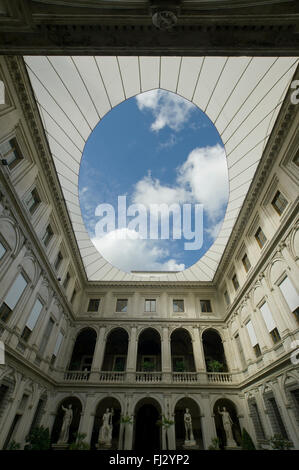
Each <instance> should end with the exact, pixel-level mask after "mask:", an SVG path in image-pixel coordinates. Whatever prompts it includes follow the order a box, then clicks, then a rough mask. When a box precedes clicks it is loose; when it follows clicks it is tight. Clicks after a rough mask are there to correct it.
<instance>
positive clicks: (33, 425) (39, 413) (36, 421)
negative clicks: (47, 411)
mask: <svg viewBox="0 0 299 470" xmlns="http://www.w3.org/2000/svg"><path fill="white" fill-rule="evenodd" d="M44 405H45V401H44V400H42V399H40V400H39V401H38V404H37V407H36V410H35V413H34V417H33V420H32V422H31V426H30V429H29V434H31V431H32V430H33V429H34V428H37V427H38V426H39V424H40V421H41V418H42V415H43V413H42V412H43V408H44Z"/></svg>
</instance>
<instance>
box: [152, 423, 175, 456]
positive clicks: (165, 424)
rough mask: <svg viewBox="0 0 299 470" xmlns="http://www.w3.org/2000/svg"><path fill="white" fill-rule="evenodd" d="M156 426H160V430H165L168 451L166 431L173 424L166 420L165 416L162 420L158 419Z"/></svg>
mask: <svg viewBox="0 0 299 470" xmlns="http://www.w3.org/2000/svg"><path fill="white" fill-rule="evenodd" d="M156 424H157V426H161V427H162V429H165V438H166V449H168V429H169V428H170V426H172V425H173V424H174V421H173V420H172V419H168V418H166V416H165V415H162V418H161V419H159V420H158V421H157V423H156Z"/></svg>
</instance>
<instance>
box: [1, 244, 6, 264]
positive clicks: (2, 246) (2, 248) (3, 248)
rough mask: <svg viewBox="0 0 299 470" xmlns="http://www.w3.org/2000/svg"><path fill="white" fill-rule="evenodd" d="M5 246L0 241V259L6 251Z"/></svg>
mask: <svg viewBox="0 0 299 470" xmlns="http://www.w3.org/2000/svg"><path fill="white" fill-rule="evenodd" d="M6 251H7V250H6V248H5V246H4V245H2V243H1V242H0V260H1V259H2V258H3V256H4V255H5V253H6Z"/></svg>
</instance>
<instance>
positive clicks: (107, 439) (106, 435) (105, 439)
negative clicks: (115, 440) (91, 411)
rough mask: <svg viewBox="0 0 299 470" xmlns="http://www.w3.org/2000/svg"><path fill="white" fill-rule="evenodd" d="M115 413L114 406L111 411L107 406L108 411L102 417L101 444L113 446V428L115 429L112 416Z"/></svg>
mask: <svg viewBox="0 0 299 470" xmlns="http://www.w3.org/2000/svg"><path fill="white" fill-rule="evenodd" d="M113 415H114V410H113V408H111V411H109V408H107V409H106V412H105V413H104V414H103V418H102V421H103V424H102V426H101V428H100V432H99V444H102V445H104V446H105V447H111V441H112V429H113V424H112V416H113Z"/></svg>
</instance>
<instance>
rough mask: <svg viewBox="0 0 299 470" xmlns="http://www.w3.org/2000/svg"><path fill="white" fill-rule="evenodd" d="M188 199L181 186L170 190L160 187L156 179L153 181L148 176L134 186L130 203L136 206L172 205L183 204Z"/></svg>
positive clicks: (163, 186)
mask: <svg viewBox="0 0 299 470" xmlns="http://www.w3.org/2000/svg"><path fill="white" fill-rule="evenodd" d="M187 198H188V194H187V193H186V190H185V188H184V187H182V186H175V187H173V188H170V187H168V186H165V185H162V184H161V183H160V181H159V180H158V179H153V178H152V176H151V175H150V174H149V175H147V176H145V177H144V178H143V179H142V180H140V181H138V182H137V183H136V185H135V190H134V194H133V196H132V201H133V202H134V203H136V204H144V205H146V206H149V205H150V204H163V203H164V204H168V205H170V204H172V203H174V202H176V203H183V202H185V201H186V199H187Z"/></svg>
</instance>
